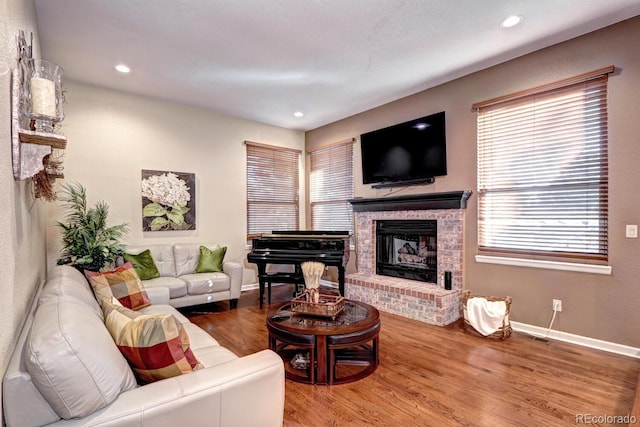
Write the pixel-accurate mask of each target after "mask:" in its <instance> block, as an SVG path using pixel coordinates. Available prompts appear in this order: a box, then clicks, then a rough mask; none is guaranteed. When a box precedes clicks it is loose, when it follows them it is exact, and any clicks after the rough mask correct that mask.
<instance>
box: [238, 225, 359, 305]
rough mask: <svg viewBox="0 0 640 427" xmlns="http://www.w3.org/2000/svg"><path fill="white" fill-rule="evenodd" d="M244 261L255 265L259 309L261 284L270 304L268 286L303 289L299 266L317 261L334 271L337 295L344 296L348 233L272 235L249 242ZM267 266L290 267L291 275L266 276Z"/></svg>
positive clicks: (347, 259)
mask: <svg viewBox="0 0 640 427" xmlns="http://www.w3.org/2000/svg"><path fill="white" fill-rule="evenodd" d="M252 246H253V247H252V249H251V253H249V254H248V255H247V261H249V262H252V263H254V264H257V265H258V281H259V282H260V307H262V300H263V295H264V288H265V284H267V285H268V291H269V303H271V282H275V283H295V284H296V286H298V285H303V286H304V278H303V276H302V270H301V268H300V264H302V263H303V262H305V261H317V262H321V263H323V264H324V265H327V266H334V267H337V268H338V286H339V289H340V295H344V271H345V267H346V265H347V261H349V232H348V231H318V230H305V231H272V232H271V233H270V234H263V235H261V236H260V237H256V238H255V239H253V245H252ZM267 264H291V265H294V266H295V272H293V273H267V271H266V269H267Z"/></svg>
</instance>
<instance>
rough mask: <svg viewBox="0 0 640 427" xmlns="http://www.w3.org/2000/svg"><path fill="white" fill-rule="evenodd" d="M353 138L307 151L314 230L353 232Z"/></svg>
mask: <svg viewBox="0 0 640 427" xmlns="http://www.w3.org/2000/svg"><path fill="white" fill-rule="evenodd" d="M353 141H354V139H349V140H347V141H342V142H339V143H335V144H331V145H329V146H327V147H325V148H320V149H317V150H313V151H310V152H309V162H310V166H309V168H310V173H309V177H310V178H309V203H310V207H311V226H312V229H314V230H328V231H348V232H349V233H350V234H353V210H352V208H351V203H349V200H350V199H353Z"/></svg>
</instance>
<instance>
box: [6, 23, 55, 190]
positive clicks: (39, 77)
mask: <svg viewBox="0 0 640 427" xmlns="http://www.w3.org/2000/svg"><path fill="white" fill-rule="evenodd" d="M32 37H33V36H32ZM17 42H18V46H17V47H18V64H17V67H16V68H14V69H13V74H12V79H11V98H12V99H11V148H12V157H13V176H14V178H15V179H16V180H25V179H29V178H31V179H32V182H33V187H34V191H33V193H34V195H35V197H36V198H42V199H44V200H47V201H51V200H55V198H56V196H55V192H54V191H53V186H52V184H53V182H55V179H56V178H64V176H63V175H62V169H63V167H62V158H63V155H62V154H61V153H62V150H64V149H65V148H66V146H67V138H66V137H65V136H64V135H62V134H61V133H60V132H59V131H58V129H57V128H56V127H57V125H58V124H59V123H60V122H61V121H62V120H63V119H64V113H63V110H62V103H63V101H64V96H63V90H62V68H60V67H58V66H57V65H55V64H52V63H50V62H48V61H44V60H41V59H33V58H31V52H32V46H31V43H27V41H26V37H25V35H24V32H23V31H20V33H19V35H18V38H17ZM49 163H51V164H49Z"/></svg>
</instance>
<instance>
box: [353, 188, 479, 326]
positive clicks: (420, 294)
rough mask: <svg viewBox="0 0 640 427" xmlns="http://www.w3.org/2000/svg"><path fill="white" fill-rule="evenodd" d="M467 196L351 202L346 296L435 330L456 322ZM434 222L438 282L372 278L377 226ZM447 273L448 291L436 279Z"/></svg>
mask: <svg viewBox="0 0 640 427" xmlns="http://www.w3.org/2000/svg"><path fill="white" fill-rule="evenodd" d="M470 196H471V191H457V192H448V193H431V194H424V195H418V196H402V197H383V198H376V199H354V200H352V201H351V204H352V206H353V210H354V213H355V222H356V236H355V237H356V239H355V240H356V266H357V273H354V274H349V275H347V276H346V278H345V282H346V286H345V296H346V297H347V298H349V299H353V300H357V301H362V302H365V303H367V304H371V305H373V306H375V307H376V308H378V309H380V310H382V311H387V312H390V313H394V314H398V315H401V316H404V317H408V318H411V319H415V320H420V321H423V322H426V323H430V324H433V325H438V326H444V325H448V324H450V323H453V322H455V321H456V320H458V319H459V318H460V293H461V291H462V288H463V282H462V277H463V271H462V267H463V266H462V261H463V236H464V212H465V211H464V209H465V208H466V202H467V199H468V198H469V197H470ZM387 220H393V221H416V220H435V221H436V223H437V262H436V265H437V274H436V277H437V281H436V282H424V281H418V280H411V279H406V278H400V277H391V276H386V275H380V274H376V223H377V222H378V221H387ZM445 271H450V272H451V290H446V289H444V287H443V286H442V281H441V280H440V278H441V277H442V274H443V273H444V272H445Z"/></svg>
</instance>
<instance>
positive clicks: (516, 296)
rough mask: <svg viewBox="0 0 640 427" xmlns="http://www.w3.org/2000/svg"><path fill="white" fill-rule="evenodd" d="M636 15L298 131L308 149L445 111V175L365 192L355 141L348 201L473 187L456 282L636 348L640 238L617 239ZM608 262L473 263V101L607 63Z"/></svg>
mask: <svg viewBox="0 0 640 427" xmlns="http://www.w3.org/2000/svg"><path fill="white" fill-rule="evenodd" d="M638 40H640V17H636V18H634V19H631V20H628V21H625V22H622V23H620V24H617V25H614V26H612V27H609V28H606V29H603V30H600V31H597V32H594V33H591V34H587V35H585V36H582V37H579V38H576V39H573V40H570V41H568V42H565V43H562V44H558V45H556V46H552V47H550V48H547V49H544V50H541V51H537V52H534V53H531V54H529V55H525V56H523V57H520V58H518V59H515V60H512V61H510V62H507V63H504V64H501V65H498V66H495V67H492V68H489V69H486V70H483V71H481V72H477V73H474V74H472V75H469V76H466V77H463V78H460V79H458V80H455V81H452V82H450V83H447V84H444V85H441V86H438V87H435V88H433V89H429V90H426V91H424V92H420V93H418V94H415V95H413V96H410V97H407V98H404V99H401V100H398V101H396V102H392V103H389V104H386V105H383V106H381V107H379V108H376V109H373V110H370V111H367V112H364V113H362V114H358V115H355V116H353V117H350V118H347V119H344V120H341V121H339V122H335V123H332V124H330V125H327V126H324V127H321V128H318V129H315V130H313V131H310V132H307V134H306V141H307V148H312V147H316V146H319V145H323V144H326V143H329V142H332V141H340V140H343V139H345V138H349V137H359V135H360V134H361V133H363V132H366V131H370V130H374V129H378V128H381V127H384V126H388V125H391V124H394V123H398V122H402V121H405V120H409V119H413V118H415V117H419V116H422V115H427V114H431V113H436V112H438V111H443V110H444V111H446V114H447V144H448V145H447V151H448V175H447V176H446V177H442V178H437V180H436V182H435V184H433V185H430V186H415V187H411V188H408V189H406V190H398V189H393V190H373V189H371V187H370V186H364V185H362V184H361V183H362V177H361V174H360V171H361V164H360V150H359V142H356V145H355V146H354V156H355V172H356V176H355V193H356V196H357V197H383V196H385V195H387V194H389V193H390V192H397V193H396V194H398V195H402V194H416V193H430V192H442V191H452V190H473V191H474V195H473V196H472V197H471V199H470V201H469V205H468V209H467V211H466V219H465V220H466V224H465V253H464V257H465V259H464V263H465V287H466V288H467V289H470V290H471V291H472V292H474V293H478V294H485V295H511V296H512V297H513V306H512V310H513V320H514V321H518V322H523V323H527V324H532V325H536V326H541V327H547V326H548V324H549V321H550V318H551V314H552V310H551V306H552V304H551V301H552V299H554V298H556V299H561V300H562V301H563V311H562V313H560V314H559V315H558V316H557V319H556V322H555V326H554V328H555V329H558V330H561V331H565V332H569V333H574V334H578V335H583V336H587V337H592V338H596V339H602V340H606V341H611V342H615V343H619V344H626V345H631V346H635V347H640V334H638V332H637V325H639V324H640V289H639V288H638V285H639V284H640V283H639V282H638V277H640V239H626V238H625V237H624V229H625V224H638V223H640V197H639V196H638V192H637V186H638V184H639V183H640V167H638V165H639V164H640V144H639V141H638V135H640V83H639V82H640V50H639V49H638V47H637V41H638ZM612 64H613V65H615V66H616V68H618V69H619V70H620V71H619V72H618V73H616V75H614V76H613V77H611V79H610V80H609V157H610V177H609V185H610V193H609V230H610V232H609V238H610V240H609V245H610V246H609V254H610V256H609V264H610V265H611V266H612V268H613V274H612V275H611V276H604V275H597V274H587V273H575V272H568V271H553V270H543V269H534V268H524V267H509V266H503V265H490V264H479V263H476V262H475V260H474V256H475V255H476V254H477V195H476V194H475V193H476V191H477V186H476V115H475V113H474V112H472V111H471V105H472V104H473V103H474V102H478V101H483V100H486V99H490V98H494V97H497V96H500V95H505V94H508V93H511V92H515V91H518V90H521V89H527V88H530V87H534V86H536V85H540V84H544V83H548V82H552V81H556V80H559V79H562V78H565V77H571V76H574V75H578V74H581V73H583V72H587V71H591V70H595V69H598V68H601V67H604V66H608V65H612Z"/></svg>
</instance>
